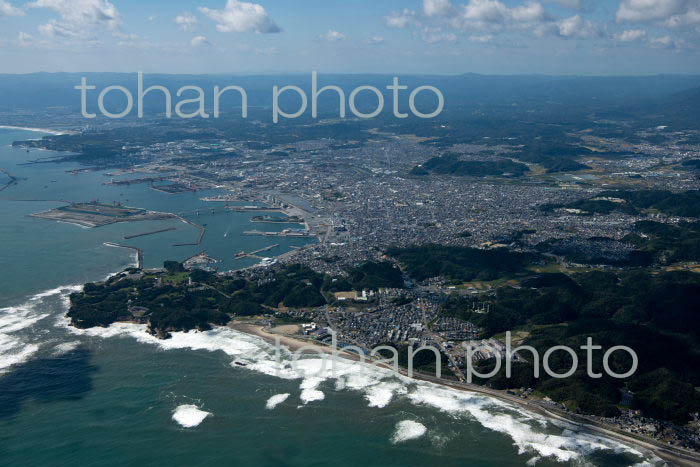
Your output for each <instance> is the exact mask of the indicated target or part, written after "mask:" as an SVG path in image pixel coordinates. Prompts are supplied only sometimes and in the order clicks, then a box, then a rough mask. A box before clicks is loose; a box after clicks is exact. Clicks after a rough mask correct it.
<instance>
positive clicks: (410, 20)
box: [384, 9, 419, 29]
mask: <svg viewBox="0 0 700 467" xmlns="http://www.w3.org/2000/svg"><path fill="white" fill-rule="evenodd" d="M384 21H385V23H386V25H387V26H389V27H390V28H398V29H403V28H405V27H406V26H415V25H418V24H419V23H418V20H417V19H416V12H415V11H412V10H409V9H404V10H403V11H401V12H398V11H395V12H392V13H391V14H390V15H389V16H387V17H385V18H384Z"/></svg>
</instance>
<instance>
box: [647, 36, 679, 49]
mask: <svg viewBox="0 0 700 467" xmlns="http://www.w3.org/2000/svg"><path fill="white" fill-rule="evenodd" d="M649 43H650V44H651V45H652V47H658V48H671V47H673V45H674V40H673V38H672V37H671V36H663V37H655V38H653V39H652V40H650V41H649Z"/></svg>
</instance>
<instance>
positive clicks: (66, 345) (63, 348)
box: [53, 341, 80, 355]
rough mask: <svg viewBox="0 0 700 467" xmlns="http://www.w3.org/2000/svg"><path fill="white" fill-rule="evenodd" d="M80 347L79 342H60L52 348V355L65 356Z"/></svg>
mask: <svg viewBox="0 0 700 467" xmlns="http://www.w3.org/2000/svg"><path fill="white" fill-rule="evenodd" d="M79 346H80V341H70V342H62V343H60V344H58V345H57V346H56V347H54V351H53V354H54V355H65V354H67V353H70V352H72V351H74V350H75V349H77V348H78V347H79Z"/></svg>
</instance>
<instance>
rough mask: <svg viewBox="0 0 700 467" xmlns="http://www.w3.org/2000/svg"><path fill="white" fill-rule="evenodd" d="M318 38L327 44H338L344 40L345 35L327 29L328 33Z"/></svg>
mask: <svg viewBox="0 0 700 467" xmlns="http://www.w3.org/2000/svg"><path fill="white" fill-rule="evenodd" d="M318 37H319V38H320V39H324V40H327V41H329V42H338V41H342V40H345V39H346V37H345V34H343V33H342V32H338V31H335V30H333V29H329V30H328V32H326V33H324V34H321V35H320V36H318Z"/></svg>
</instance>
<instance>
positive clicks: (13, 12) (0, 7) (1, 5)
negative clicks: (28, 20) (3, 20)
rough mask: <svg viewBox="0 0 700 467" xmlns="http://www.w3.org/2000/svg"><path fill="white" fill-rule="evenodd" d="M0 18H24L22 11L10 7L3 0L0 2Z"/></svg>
mask: <svg viewBox="0 0 700 467" xmlns="http://www.w3.org/2000/svg"><path fill="white" fill-rule="evenodd" d="M0 16H24V11H22V10H20V9H19V8H16V7H14V6H12V5H11V4H10V3H9V2H7V1H5V0H0Z"/></svg>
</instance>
